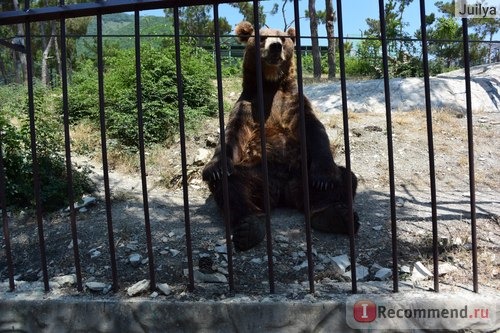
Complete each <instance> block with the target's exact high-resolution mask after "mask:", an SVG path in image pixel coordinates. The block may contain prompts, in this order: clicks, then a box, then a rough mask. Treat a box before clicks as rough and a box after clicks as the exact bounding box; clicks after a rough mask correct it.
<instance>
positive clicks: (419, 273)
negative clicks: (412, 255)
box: [411, 261, 432, 281]
mask: <svg viewBox="0 0 500 333" xmlns="http://www.w3.org/2000/svg"><path fill="white" fill-rule="evenodd" d="M430 277H432V273H431V271H429V270H428V269H427V267H425V266H424V264H422V263H421V262H420V261H417V262H416V263H415V265H413V270H412V272H411V280H412V281H420V280H426V279H428V278H430Z"/></svg>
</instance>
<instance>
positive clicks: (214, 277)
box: [193, 270, 227, 283]
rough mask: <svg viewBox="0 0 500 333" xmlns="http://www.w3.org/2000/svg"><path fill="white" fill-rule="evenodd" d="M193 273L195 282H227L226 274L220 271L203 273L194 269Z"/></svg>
mask: <svg viewBox="0 0 500 333" xmlns="http://www.w3.org/2000/svg"><path fill="white" fill-rule="evenodd" d="M193 275H194V280H195V281H196V282H207V283H227V278H226V276H225V275H223V274H221V273H213V274H205V273H202V272H200V271H199V270H195V271H194V274H193Z"/></svg>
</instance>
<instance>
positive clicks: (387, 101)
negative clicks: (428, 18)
mask: <svg viewBox="0 0 500 333" xmlns="http://www.w3.org/2000/svg"><path fill="white" fill-rule="evenodd" d="M378 4H379V16H380V37H381V39H382V40H381V41H382V62H383V68H384V93H385V118H386V123H387V125H386V127H387V155H388V158H389V161H388V162H389V187H390V198H391V236H392V239H391V241H392V284H393V287H392V288H393V291H394V292H398V291H399V281H398V237H397V227H396V194H395V185H394V150H393V146H392V115H391V89H390V86H389V61H388V54H387V52H388V51H387V33H386V30H385V24H386V23H385V8H384V0H379V2H378Z"/></svg>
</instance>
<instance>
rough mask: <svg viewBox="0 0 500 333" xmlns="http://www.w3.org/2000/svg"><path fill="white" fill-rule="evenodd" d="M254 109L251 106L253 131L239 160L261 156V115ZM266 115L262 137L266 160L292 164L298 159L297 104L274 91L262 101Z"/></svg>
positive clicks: (248, 161) (256, 160)
mask: <svg viewBox="0 0 500 333" xmlns="http://www.w3.org/2000/svg"><path fill="white" fill-rule="evenodd" d="M256 109H257V108H255V107H254V117H253V118H254V119H253V123H252V125H251V133H252V135H251V137H250V139H249V140H248V141H247V142H246V144H245V147H244V149H243V159H242V162H243V163H245V164H256V163H260V161H261V159H262V149H261V147H262V143H261V137H262V136H261V130H260V121H259V119H260V117H259V116H258V115H256V112H255V111H256ZM265 115H266V119H265V126H264V127H265V135H264V137H265V140H266V152H267V159H268V161H269V163H271V164H276V165H282V164H283V165H288V166H290V167H291V168H293V167H295V165H296V164H297V163H298V162H299V161H300V141H299V128H298V120H299V115H298V110H297V106H296V105H295V103H293V100H291V99H290V98H289V96H288V97H287V96H283V95H282V94H276V95H275V96H274V98H273V99H272V100H271V101H268V103H265Z"/></svg>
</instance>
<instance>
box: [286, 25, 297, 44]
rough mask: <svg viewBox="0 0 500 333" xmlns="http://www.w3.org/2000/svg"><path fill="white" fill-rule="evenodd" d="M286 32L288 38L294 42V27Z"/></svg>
mask: <svg viewBox="0 0 500 333" xmlns="http://www.w3.org/2000/svg"><path fill="white" fill-rule="evenodd" d="M286 33H287V34H288V36H290V38H291V39H292V41H293V43H294V44H295V29H294V28H289V29H288V30H287V31H286Z"/></svg>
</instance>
